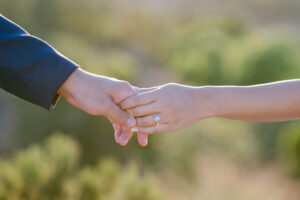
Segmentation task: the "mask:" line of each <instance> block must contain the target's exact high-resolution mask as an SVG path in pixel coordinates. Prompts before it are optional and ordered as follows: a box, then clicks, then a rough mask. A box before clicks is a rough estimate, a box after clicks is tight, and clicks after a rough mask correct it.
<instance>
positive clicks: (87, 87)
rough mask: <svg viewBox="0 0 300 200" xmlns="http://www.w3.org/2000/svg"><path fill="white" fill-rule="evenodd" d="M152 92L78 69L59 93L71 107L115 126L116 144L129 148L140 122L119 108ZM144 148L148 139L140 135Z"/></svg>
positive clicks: (139, 138)
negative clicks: (135, 98)
mask: <svg viewBox="0 0 300 200" xmlns="http://www.w3.org/2000/svg"><path fill="white" fill-rule="evenodd" d="M148 90H149V89H147V90H146V89H139V88H136V87H133V86H131V85H130V84H129V83H128V82H126V81H120V80H117V79H113V78H109V77H104V76H99V75H95V74H91V73H88V72H85V71H83V70H82V69H77V70H76V71H75V72H74V73H72V75H71V76H70V77H69V78H68V79H67V81H66V82H65V83H64V84H63V85H62V86H61V88H60V89H59V91H58V93H59V94H61V95H62V96H63V97H64V98H65V99H66V100H67V101H68V102H69V103H70V104H72V105H74V106H75V107H77V108H79V109H81V110H83V111H85V112H87V113H89V114H91V115H102V116H106V117H107V118H108V119H109V120H110V121H111V123H112V124H113V127H114V130H115V138H116V142H118V143H120V144H121V145H126V144H127V142H128V140H129V138H130V137H131V136H132V130H131V128H132V127H135V126H136V120H135V118H134V117H132V116H131V115H130V114H129V113H128V112H126V111H124V110H122V109H120V107H119V106H118V104H119V103H120V102H121V101H122V100H124V99H126V98H128V97H130V96H133V95H136V94H138V93H140V92H143V91H148ZM138 141H139V143H140V145H142V146H146V145H147V142H148V140H147V136H146V135H145V134H143V133H138Z"/></svg>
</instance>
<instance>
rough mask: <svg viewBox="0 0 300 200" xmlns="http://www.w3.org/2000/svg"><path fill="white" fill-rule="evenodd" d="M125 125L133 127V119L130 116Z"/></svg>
mask: <svg viewBox="0 0 300 200" xmlns="http://www.w3.org/2000/svg"><path fill="white" fill-rule="evenodd" d="M127 125H128V126H129V127H133V126H135V119H134V118H133V117H132V116H130V117H129V119H128V120H127Z"/></svg>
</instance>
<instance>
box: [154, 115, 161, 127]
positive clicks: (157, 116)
mask: <svg viewBox="0 0 300 200" xmlns="http://www.w3.org/2000/svg"><path fill="white" fill-rule="evenodd" d="M153 119H154V121H155V123H156V125H158V123H159V121H160V116H159V115H158V114H156V115H153Z"/></svg>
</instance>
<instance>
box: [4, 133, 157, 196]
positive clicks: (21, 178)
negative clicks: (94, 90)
mask: <svg viewBox="0 0 300 200" xmlns="http://www.w3.org/2000/svg"><path fill="white" fill-rule="evenodd" d="M79 160H80V149H79V146H78V144H77V143H76V142H75V141H74V140H72V139H71V138H70V137H66V136H64V135H62V134H59V133H54V134H53V135H52V136H51V137H50V138H49V139H47V140H46V142H45V144H44V145H33V146H31V147H29V148H28V149H26V150H23V151H21V152H19V153H17V154H16V155H15V156H14V157H12V158H11V159H9V160H1V161H0V199H3V200H6V199H7V200H8V199H9V200H18V199H23V200H26V199H30V200H38V199H39V200H40V199H49V200H50V199H57V200H59V199H64V200H68V199H70V200H71V199H72V200H76V199H84V200H93V199H95V200H96V199H97V200H98V199H120V200H139V199H145V200H159V199H162V194H161V192H160V190H159V189H158V187H157V183H156V180H155V179H154V177H153V176H152V175H151V174H150V173H149V172H146V171H144V173H143V175H141V174H140V173H139V172H140V168H139V167H138V166H137V165H136V164H133V163H132V164H131V165H128V166H125V167H121V165H120V163H119V162H117V161H116V160H114V159H102V160H101V161H99V162H98V164H96V165H95V166H93V167H82V166H80V164H79Z"/></svg>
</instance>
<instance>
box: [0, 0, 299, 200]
mask: <svg viewBox="0 0 300 200" xmlns="http://www.w3.org/2000/svg"><path fill="white" fill-rule="evenodd" d="M0 13H2V14H3V15H4V16H6V17H8V18H9V19H11V20H13V21H15V22H16V23H18V24H19V25H21V26H22V27H24V28H25V29H26V30H27V31H28V32H30V33H31V34H33V35H35V36H38V37H40V38H42V39H44V40H46V41H47V42H48V43H50V44H51V45H52V46H53V47H55V48H56V49H57V50H58V51H60V52H61V53H62V54H64V55H66V56H67V57H69V58H70V59H72V60H74V61H75V62H77V63H78V64H79V65H81V66H82V68H83V69H85V70H88V71H90V72H94V73H97V74H102V75H107V76H112V77H116V78H119V79H124V80H128V81H129V82H130V83H132V84H134V85H137V86H139V87H148V86H155V85H159V84H164V83H168V82H178V83H183V84H190V85H197V86H200V85H247V84H258V83H264V82H269V81H277V80H283V79H292V78H299V77H300V51H299V50H300V39H299V35H300V1H298V0H285V1H282V0H265V1H259V0H242V1H241V0H227V1H224V0H164V1H160V0H152V1H139V0H131V1H123V0H85V1H82V0H47V1H45V0H26V1H24V0H1V1H0ZM224 106H226V105H224ZM0 153H1V161H0V199H10V200H23V199H30V200H37V199H45V200H51V199H56V200H60V199H64V200H69V199H72V200H76V199H78V200H79V199H80V200H81V199H84V200H94V199H105V200H107V199H108V200H109V199H112V200H140V199H143V200H159V199H166V200H168V199H172V200H173V199H180V200H185V199H188V200H198V199H208V200H248V199H249V200H253V199H264V200H268V199H270V200H271V199H272V200H286V199H289V200H294V199H300V190H299V186H300V179H299V176H300V122H299V121H292V122H280V123H252V122H240V121H233V120H224V119H208V120H203V121H201V122H199V123H197V124H196V125H194V126H192V127H189V128H187V129H185V130H183V131H179V132H174V133H166V134H160V135H154V136H151V137H150V141H149V146H147V147H146V148H142V147H140V146H138V145H137V142H136V138H135V137H134V138H133V139H132V140H131V141H130V143H129V144H128V145H127V146H126V147H121V146H120V145H118V144H116V143H115V142H114V137H113V129H112V127H111V125H110V123H109V122H108V121H107V120H106V119H105V118H104V117H92V116H89V115H88V114H85V113H83V112H82V111H79V110H77V109H75V108H74V107H72V106H71V105H69V104H67V103H66V102H65V101H64V99H61V100H60V102H59V103H58V105H57V107H56V109H55V110H54V111H52V112H48V111H46V110H44V109H42V108H39V107H36V106H34V105H31V104H30V103H26V102H24V101H22V100H20V99H17V98H15V97H13V96H11V95H9V94H7V93H5V92H4V91H2V90H1V91H0Z"/></svg>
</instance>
